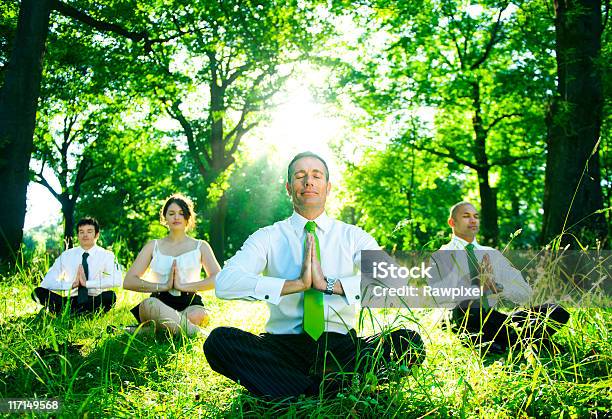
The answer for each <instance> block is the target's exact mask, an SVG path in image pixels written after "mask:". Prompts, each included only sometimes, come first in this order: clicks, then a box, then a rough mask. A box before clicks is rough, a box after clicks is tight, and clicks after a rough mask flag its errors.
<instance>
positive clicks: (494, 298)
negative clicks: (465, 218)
mask: <svg viewBox="0 0 612 419" xmlns="http://www.w3.org/2000/svg"><path fill="white" fill-rule="evenodd" d="M468 244H469V243H468V242H467V241H465V240H463V239H462V238H460V237H457V236H455V235H453V237H452V239H451V241H450V242H449V243H447V244H445V245H443V246H442V247H440V251H441V252H436V253H434V254H433V255H432V260H433V262H432V263H433V264H434V265H435V264H436V261H437V263H438V264H444V265H445V266H444V267H443V268H442V269H439V270H437V269H434V270H433V273H434V275H435V273H439V272H444V274H443V277H442V278H437V281H436V280H433V281H432V282H433V284H432V286H433V287H436V286H438V287H460V286H463V287H471V286H472V285H471V280H470V277H469V276H470V275H469V264H468V259H467V251H466V250H465V246H467V245H468ZM472 244H473V245H474V254H475V256H476V259H478V262H479V263H481V262H482V258H483V257H484V255H488V256H489V260H490V262H491V267H492V268H493V281H494V282H495V283H496V284H498V285H501V286H502V287H503V290H502V291H501V292H500V293H498V294H490V295H488V296H487V301H488V303H489V307H494V306H495V304H497V302H498V301H499V299H500V298H502V299H504V300H509V301H512V302H513V303H515V304H523V303H526V302H527V301H529V299H530V298H531V296H532V294H533V291H532V289H531V287H530V286H529V284H528V283H527V281H525V280H524V279H523V276H522V275H521V272H520V271H519V270H518V269H516V268H515V267H514V266H512V264H511V263H510V261H509V260H508V259H506V258H505V257H504V255H503V254H502V253H501V252H500V251H499V250H496V249H494V248H492V247H488V246H482V245H480V244H478V242H477V241H476V239H474V241H473V242H472ZM436 302H437V303H438V306H445V307H448V308H453V307H455V306H456V305H458V304H459V303H460V302H461V301H459V300H457V299H455V300H453V301H450V299H448V301H446V300H445V299H444V298H440V299H439V300H436Z"/></svg>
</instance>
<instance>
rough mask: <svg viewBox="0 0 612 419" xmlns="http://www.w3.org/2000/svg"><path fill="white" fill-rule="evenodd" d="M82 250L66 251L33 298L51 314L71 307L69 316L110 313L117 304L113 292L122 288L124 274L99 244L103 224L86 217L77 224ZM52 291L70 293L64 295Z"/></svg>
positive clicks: (34, 292)
mask: <svg viewBox="0 0 612 419" xmlns="http://www.w3.org/2000/svg"><path fill="white" fill-rule="evenodd" d="M76 228H77V234H78V239H79V247H74V248H72V249H68V250H66V251H64V252H63V253H62V254H61V255H60V256H59V257H58V258H57V259H56V260H55V262H54V263H53V266H52V267H51V269H50V270H49V272H47V274H46V275H45V277H44V279H43V281H42V283H41V284H40V287H37V288H35V289H34V291H33V292H32V298H33V299H34V301H36V302H37V303H40V304H42V305H43V306H45V307H46V308H47V309H48V310H49V311H50V312H52V313H56V314H57V313H61V312H62V311H63V310H64V309H65V308H66V307H67V306H69V310H70V313H72V314H84V313H92V312H94V311H97V310H98V309H102V310H103V311H108V310H110V309H111V308H112V306H113V305H114V304H115V300H116V296H115V293H114V292H113V291H103V290H105V289H108V288H114V287H120V286H121V282H122V278H123V274H122V272H121V268H120V267H119V265H118V264H117V262H116V260H115V255H114V254H113V252H111V251H108V250H105V249H103V248H101V247H99V246H97V245H96V242H97V240H98V238H99V237H100V225H99V224H98V221H97V220H95V219H94V218H83V219H81V220H79V222H78V223H77V227H76ZM53 291H63V292H64V293H65V292H66V291H69V296H66V297H64V296H62V295H60V294H58V293H56V292H53Z"/></svg>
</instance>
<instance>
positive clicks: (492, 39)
mask: <svg viewBox="0 0 612 419" xmlns="http://www.w3.org/2000/svg"><path fill="white" fill-rule="evenodd" d="M509 4H510V3H506V5H505V6H504V7H503V8H501V9H499V13H498V14H497V21H496V22H495V24H494V25H493V29H492V30H491V37H490V38H489V42H487V46H486V47H485V50H484V52H483V53H482V55H481V56H480V58H479V59H478V61H476V62H475V63H474V64H472V66H471V67H470V68H471V69H472V70H476V69H477V68H478V67H480V66H481V65H482V63H484V62H485V61H486V60H487V58H488V57H489V54H490V53H491V50H492V49H493V46H494V45H495V43H496V42H497V39H496V38H497V32H498V31H499V28H500V27H501V16H502V13H503V12H504V10H506V8H507V7H508V5H509Z"/></svg>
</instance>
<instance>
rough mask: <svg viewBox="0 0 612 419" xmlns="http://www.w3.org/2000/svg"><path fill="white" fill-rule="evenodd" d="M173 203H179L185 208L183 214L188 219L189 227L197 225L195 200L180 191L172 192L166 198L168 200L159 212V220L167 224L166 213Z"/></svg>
mask: <svg viewBox="0 0 612 419" xmlns="http://www.w3.org/2000/svg"><path fill="white" fill-rule="evenodd" d="M172 204H176V205H178V206H179V207H181V209H182V210H183V216H184V217H185V220H186V221H187V229H190V228H193V227H195V224H196V213H195V211H194V209H193V202H192V201H191V199H189V198H187V197H186V196H185V195H183V194H180V193H175V194H172V195H170V196H169V197H168V198H167V199H166V202H165V203H164V206H163V207H162V210H161V212H160V213H159V221H160V222H161V223H162V224H163V225H165V224H166V214H167V213H168V207H169V206H170V205H172Z"/></svg>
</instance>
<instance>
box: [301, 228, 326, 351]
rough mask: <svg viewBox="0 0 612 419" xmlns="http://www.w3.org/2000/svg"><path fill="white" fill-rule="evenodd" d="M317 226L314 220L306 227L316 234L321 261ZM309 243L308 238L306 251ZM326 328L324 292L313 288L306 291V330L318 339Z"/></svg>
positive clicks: (315, 238)
mask: <svg viewBox="0 0 612 419" xmlns="http://www.w3.org/2000/svg"><path fill="white" fill-rule="evenodd" d="M316 227H317V224H316V223H315V222H314V221H308V222H307V223H306V226H305V227H304V229H305V230H306V231H307V232H309V233H311V234H312V235H313V236H314V240H315V249H316V251H317V258H318V259H319V261H321V249H320V248H319V238H318V237H317V232H316ZM307 244H308V238H307V239H306V241H305V242H304V251H306V245H307ZM324 330H325V313H324V309H323V293H322V292H320V291H317V290H315V289H312V288H311V289H309V290H307V291H306V292H304V332H306V333H308V334H309V335H310V337H312V338H313V339H314V340H317V339H319V337H320V336H321V335H322V334H323V331H324Z"/></svg>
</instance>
